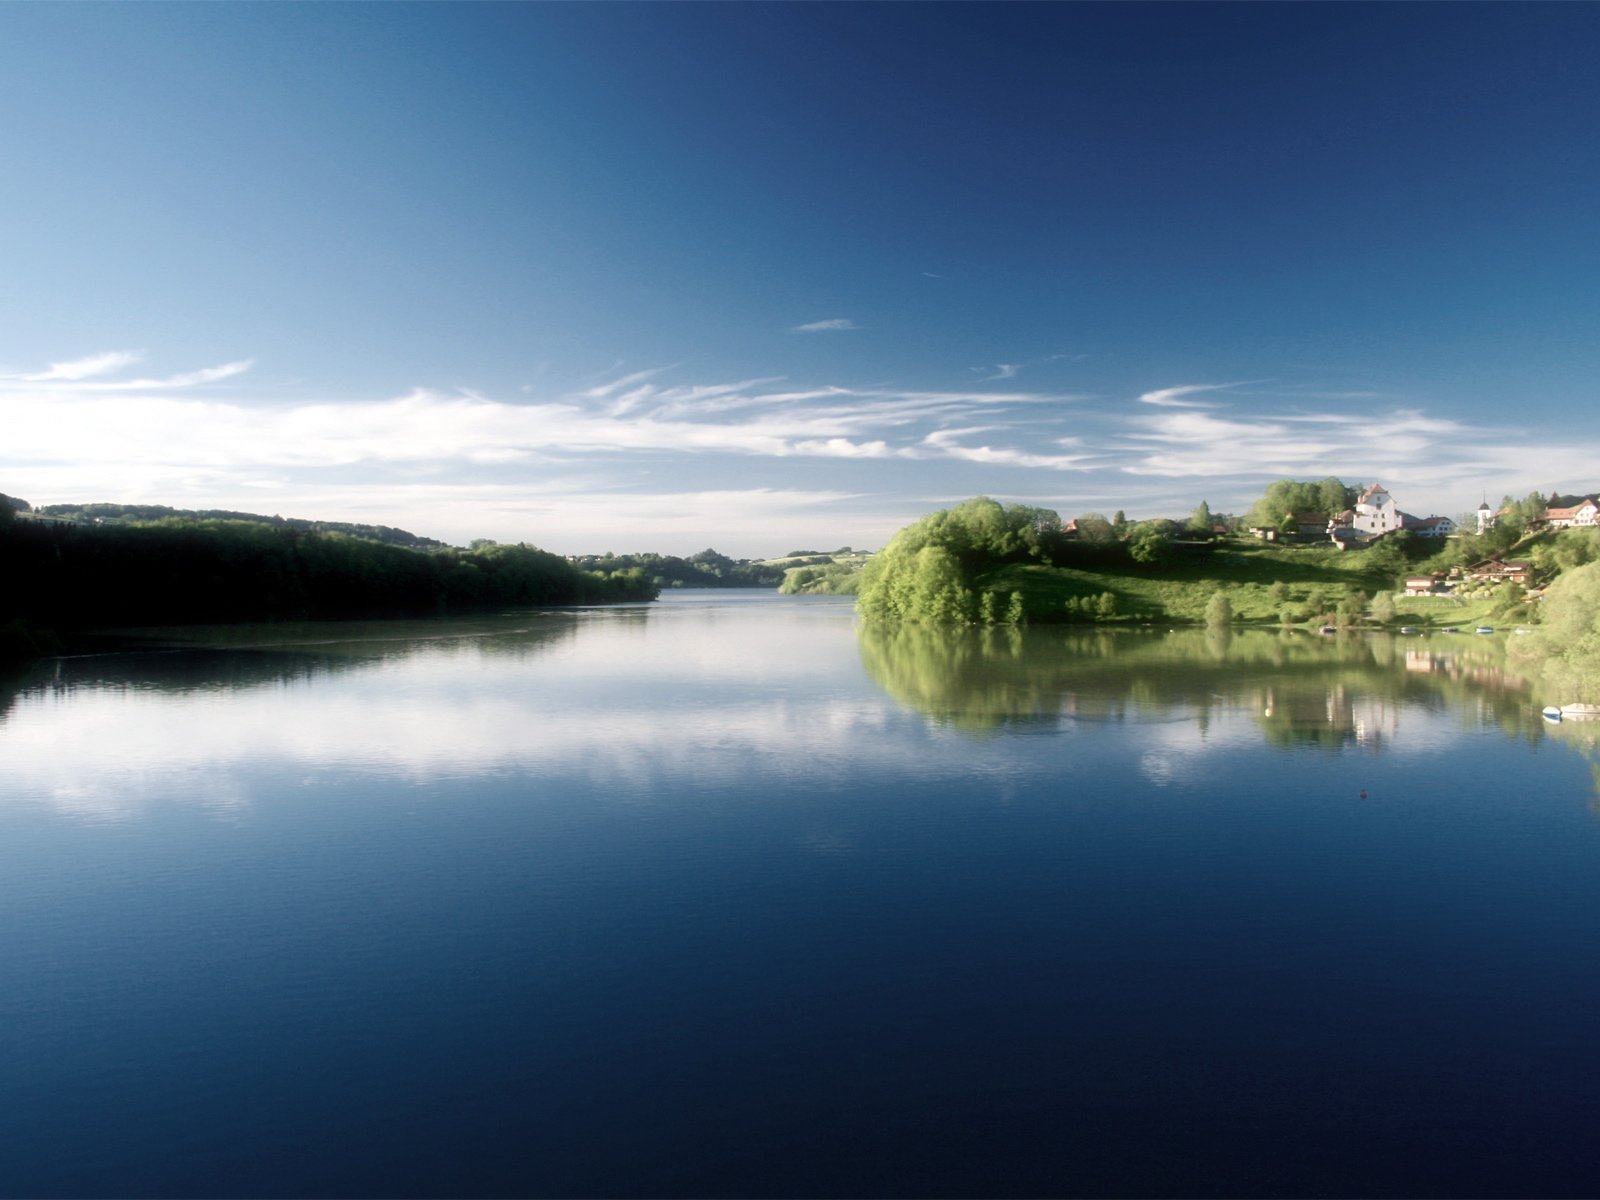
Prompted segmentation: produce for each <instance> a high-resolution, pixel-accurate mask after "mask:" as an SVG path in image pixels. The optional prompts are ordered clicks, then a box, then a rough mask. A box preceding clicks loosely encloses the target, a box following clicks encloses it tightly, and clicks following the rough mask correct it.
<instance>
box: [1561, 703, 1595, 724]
mask: <svg viewBox="0 0 1600 1200" xmlns="http://www.w3.org/2000/svg"><path fill="white" fill-rule="evenodd" d="M1561 719H1562V720H1563V721H1600V704H1563V705H1562V706H1561Z"/></svg>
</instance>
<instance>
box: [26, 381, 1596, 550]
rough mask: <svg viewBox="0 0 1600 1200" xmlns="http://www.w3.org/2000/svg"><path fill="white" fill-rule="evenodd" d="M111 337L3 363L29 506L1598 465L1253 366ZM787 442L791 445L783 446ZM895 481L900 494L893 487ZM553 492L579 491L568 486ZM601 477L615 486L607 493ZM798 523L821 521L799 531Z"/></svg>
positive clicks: (1540, 474)
mask: <svg viewBox="0 0 1600 1200" xmlns="http://www.w3.org/2000/svg"><path fill="white" fill-rule="evenodd" d="M96 358H97V359H100V360H101V362H100V364H99V365H96V364H95V363H93V362H91V361H90V360H81V361H80V362H79V363H78V364H77V365H76V366H74V365H73V364H58V367H65V368H67V371H61V370H58V368H57V367H53V368H52V369H51V371H48V372H36V373H35V374H36V375H38V376H41V377H40V378H23V377H22V376H19V375H12V376H8V377H0V424H3V427H4V429H5V430H6V436H5V438H4V439H0V490H3V491H5V492H8V493H11V494H14V495H22V496H25V497H27V498H28V499H29V500H32V501H33V502H35V503H52V502H59V501H66V500H94V499H104V500H124V501H135V500H142V501H147V502H156V503H171V504H175V505H179V506H183V507H219V508H222V507H239V508H253V507H256V506H257V505H260V504H261V503H263V501H264V497H267V496H270V497H271V506H272V508H273V509H274V510H277V511H284V512H289V511H291V510H292V511H294V512H295V514H296V515H308V516H318V515H320V516H325V517H330V518H339V517H342V518H344V519H352V520H369V521H378V522H381V523H386V524H398V523H404V522H406V521H410V522H412V523H413V524H412V525H410V526H408V527H412V528H417V530H418V532H422V533H432V534H433V535H435V536H445V537H450V538H465V537H468V536H476V535H480V534H481V535H483V536H491V537H505V536H511V537H513V538H517V537H527V538H529V539H530V540H540V539H541V538H543V537H544V536H545V534H544V532H542V529H543V525H542V524H540V525H539V527H537V528H529V527H528V522H529V521H537V522H540V523H542V522H543V521H544V520H545V516H546V515H548V516H550V517H551V518H552V519H554V518H557V517H559V519H560V520H562V521H569V520H570V521H571V522H572V528H573V529H574V530H578V531H582V532H583V533H584V537H585V542H586V543H587V545H590V546H592V545H593V544H594V543H593V542H592V541H588V538H589V537H590V536H598V534H599V533H600V532H603V529H604V528H605V527H606V526H605V522H607V521H614V522H616V525H615V526H612V527H614V528H615V527H627V528H638V529H640V530H644V529H647V528H650V529H657V531H658V532H659V533H660V534H661V535H663V536H665V535H667V534H668V533H670V530H668V529H667V528H666V527H664V526H662V527H657V526H655V525H649V524H648V522H649V521H652V520H656V519H657V517H658V515H659V514H657V513H655V512H653V511H651V510H649V508H648V504H649V503H650V502H647V501H646V500H645V496H646V494H647V493H648V494H650V495H662V494H667V493H670V492H671V491H672V486H673V485H674V484H679V485H682V484H687V485H689V486H691V487H693V488H694V489H696V494H702V493H704V494H710V493H711V492H717V493H718V494H727V495H728V496H742V495H744V494H745V493H747V492H748V491H749V490H750V487H751V485H753V484H761V485H766V486H769V487H770V488H772V489H773V490H772V492H771V494H772V495H774V496H778V497H789V498H788V499H781V500H779V501H777V502H775V503H777V505H778V507H780V508H781V507H783V506H784V505H787V506H789V508H790V509H791V510H792V511H793V512H796V513H800V512H802V511H804V510H805V505H804V504H803V503H802V502H801V501H800V500H799V499H797V498H796V497H798V496H799V494H800V493H803V492H809V491H811V490H813V488H812V486H811V485H812V483H813V480H814V479H816V478H818V477H819V474H823V473H825V477H826V479H827V480H828V486H827V487H826V488H823V489H821V490H822V491H827V492H829V493H830V494H831V492H832V490H833V489H835V488H838V489H840V490H841V491H842V492H844V493H848V494H852V495H855V494H857V493H858V492H864V493H871V494H872V495H873V496H875V497H876V499H873V500H871V501H868V500H855V501H852V502H850V504H844V505H841V507H840V508H839V509H836V510H830V512H829V517H828V519H829V521H830V522H831V524H830V527H841V528H842V527H843V526H844V525H845V524H854V525H856V526H857V528H855V529H853V531H852V533H851V535H850V537H849V538H846V539H845V540H853V539H855V538H862V539H863V540H865V541H868V542H871V541H875V540H879V539H875V538H874V537H872V536H871V534H870V533H866V532H863V530H862V529H861V528H859V526H860V523H861V522H863V521H865V522H867V523H869V524H870V523H871V522H872V521H888V520H891V519H898V518H899V517H901V516H905V515H915V512H914V511H912V512H910V513H906V512H904V511H903V509H904V506H905V505H910V504H913V503H914V501H913V500H912V499H911V498H910V496H909V494H907V493H906V492H905V491H904V490H903V489H905V488H907V487H916V488H928V487H930V486H934V487H944V486H948V487H952V488H956V489H958V490H960V491H964V492H970V491H980V490H981V491H994V492H1005V491H1014V490H1015V487H1016V485H1017V484H1018V483H1020V482H1021V480H1022V478H1023V475H1024V473H1028V472H1033V473H1039V472H1044V473H1047V474H1046V475H1045V476H1043V477H1041V490H1053V489H1056V488H1060V487H1061V486H1063V484H1062V483H1061V482H1052V483H1049V484H1045V483H1043V478H1053V479H1054V480H1057V481H1065V480H1066V479H1069V478H1070V479H1071V480H1072V481H1073V483H1072V489H1073V495H1072V497H1070V498H1068V499H1065V500H1063V501H1062V503H1063V504H1064V505H1070V504H1075V503H1079V502H1080V501H1083V500H1086V498H1088V497H1098V498H1097V499H1088V500H1087V504H1088V506H1090V507H1102V506H1107V505H1109V506H1110V507H1113V508H1127V509H1129V510H1130V511H1132V510H1134V509H1135V508H1137V509H1139V510H1140V511H1150V509H1151V508H1152V507H1155V506H1159V507H1155V511H1166V510H1167V509H1169V508H1170V509H1171V511H1173V512H1180V511H1187V510H1188V508H1191V507H1193V502H1194V499H1195V498H1197V497H1198V496H1201V495H1203V496H1204V497H1205V498H1206V499H1208V500H1209V501H1210V502H1212V503H1213V505H1214V506H1217V507H1225V506H1229V505H1233V504H1236V503H1247V502H1248V498H1249V497H1250V496H1251V495H1253V494H1256V493H1258V492H1259V490H1260V488H1261V486H1262V485H1263V483H1264V482H1265V481H1267V480H1269V479H1272V478H1276V477H1280V476H1286V475H1287V476H1293V477H1296V478H1320V477H1322V476H1324V475H1328V474H1336V475H1340V476H1341V477H1343V478H1346V479H1350V480H1352V481H1354V480H1362V481H1371V480H1372V479H1374V478H1381V479H1382V481H1383V482H1384V483H1386V484H1388V485H1389V486H1391V487H1393V488H1395V489H1397V494H1398V495H1400V496H1401V501H1402V503H1403V504H1404V505H1405V506H1406V507H1407V508H1408V509H1410V510H1411V511H1419V510H1422V509H1429V508H1430V506H1431V509H1432V511H1444V512H1454V511H1456V510H1458V509H1461V508H1465V507H1469V505H1468V504H1467V503H1466V501H1467V500H1469V499H1470V500H1471V501H1472V503H1476V497H1477V496H1478V495H1480V494H1481V492H1482V491H1483V490H1485V489H1487V490H1488V491H1490V492H1494V493H1496V494H1499V493H1501V492H1504V491H1511V492H1519V493H1520V492H1525V491H1528V490H1530V489H1531V488H1532V487H1535V486H1537V487H1540V488H1542V489H1546V490H1548V489H1549V488H1551V487H1561V488H1565V489H1575V488H1579V487H1592V486H1593V485H1594V467H1593V463H1594V462H1595V461H1600V444H1597V443H1600V439H1593V438H1587V437H1585V436H1583V435H1582V434H1581V433H1580V434H1574V435H1571V436H1567V437H1564V438H1561V439H1559V440H1556V439H1539V438H1534V437H1528V436H1523V435H1521V434H1518V433H1517V432H1515V431H1509V430H1504V429H1490V428H1479V427H1472V426H1469V425H1467V424H1465V423H1462V422H1457V421H1450V420H1444V419H1441V418H1438V417H1434V416H1430V415H1429V414H1427V413H1424V412H1421V411H1416V410H1391V411H1361V410H1358V409H1356V408H1355V401H1353V400H1350V401H1344V402H1342V403H1340V404H1338V405H1328V404H1320V405H1311V404H1307V405H1305V406H1303V407H1302V406H1301V405H1300V404H1299V403H1296V401H1297V400H1298V399H1299V397H1296V396H1293V395H1291V396H1289V397H1287V398H1282V397H1280V399H1279V402H1278V404H1277V405H1276V406H1275V407H1277V409H1278V410H1279V411H1272V410H1271V408H1268V407H1267V404H1268V401H1266V400H1264V399H1263V398H1262V397H1260V396H1258V395H1257V396H1252V397H1250V403H1249V409H1253V410H1254V411H1248V410H1247V407H1246V405H1245V404H1244V403H1243V400H1242V399H1241V400H1240V401H1237V402H1235V404H1234V405H1233V406H1231V407H1229V408H1227V409H1225V410H1224V409H1220V408H1217V407H1213V406H1211V405H1206V404H1203V403H1201V402H1199V401H1194V400H1190V399H1188V397H1190V396H1193V395H1196V394H1201V393H1206V392H1215V391H1222V390H1225V389H1226V388H1228V387H1239V386H1241V385H1238V384H1233V385H1229V384H1194V385H1183V386H1178V387H1168V388H1162V389H1158V390H1155V391H1150V392H1146V393H1144V394H1143V395H1142V396H1140V397H1139V399H1140V400H1141V401H1142V402H1143V404H1141V405H1135V406H1134V407H1133V409H1132V411H1131V412H1130V410H1129V408H1128V406H1127V404H1126V403H1125V402H1112V403H1110V404H1104V405H1099V406H1096V405H1093V404H1089V403H1085V401H1087V400H1090V399H1092V397H1084V396H1078V395H1071V394H1066V393H1058V392H1049V391H1042V390H1022V389H1014V390H996V389H993V388H990V387H988V384H989V382H990V381H987V380H986V381H982V383H980V384H979V385H977V386H974V387H972V388H967V389H950V390H942V391H941V390H918V389H910V388H892V387H871V388H868V387H845V386H839V385H825V386H796V385H794V384H790V383H787V382H785V381H783V380H781V379H778V378H774V377H766V378H755V379H745V380H739V381H735V382H729V383H715V384H705V383H689V384H674V383H671V382H670V381H669V380H667V379H663V378H662V376H663V375H665V373H666V369H651V370H643V371H633V372H630V373H627V374H623V375H620V376H616V377H613V378H609V379H605V380H599V381H595V380H589V381H586V382H585V383H584V384H583V385H582V386H580V387H579V388H577V389H576V390H573V391H570V392H567V393H564V394H552V395H548V396H545V397H543V398H534V397H528V396H524V395H522V394H520V393H519V395H518V402H517V403H508V402H504V401H501V400H498V399H495V398H493V397H490V396H485V395H480V394H476V393H471V392H465V393H463V392H454V393H447V392H439V391H433V390H428V389H416V390H414V391H411V392H409V393H407V394H405V395H401V396H396V397H393V398H391V399H387V400H381V401H351V400H341V399H328V400H322V401H316V402H309V403H308V402H303V401H302V402H298V403H292V404H284V403H259V402H257V403H251V402H248V400H246V399H242V398H240V397H239V395H238V393H237V392H230V393H228V394H226V395H224V394H222V393H220V392H210V393H208V392H207V391H206V390H205V388H206V385H208V384H211V383H214V382H217V381H221V380H225V379H228V378H230V377H232V376H233V375H236V374H238V373H239V372H240V371H242V370H243V369H245V367H247V366H248V363H246V362H237V363H229V364H226V365H224V366H221V367H214V368H209V369H206V370H202V371H192V372H187V373H183V374H179V375H174V376H171V377H169V378H167V379H165V380H147V379H138V380H130V381H125V382H118V381H115V380H106V379H104V378H103V376H104V375H105V374H109V373H111V372H112V371H114V370H116V367H115V366H114V365H111V366H107V365H105V356H96ZM123 365H124V366H125V365H127V364H125V363H124V364H123ZM71 371H78V372H81V374H80V377H78V378H69V377H68V374H69V373H70V372H71ZM43 376H48V378H44V377H43ZM783 459H792V460H796V465H795V466H794V467H781V466H778V465H777V460H783ZM818 460H831V462H832V464H833V465H830V466H823V465H822V464H821V463H820V462H819V461H818ZM691 461H692V462H693V464H694V465H690V463H691ZM802 462H804V463H806V464H808V465H805V466H800V465H799V464H800V463H802ZM891 465H892V470H890V468H891ZM797 471H798V472H800V473H798V474H797V473H796V472H797ZM890 478H892V479H894V480H896V481H897V482H896V483H895V484H893V485H892V487H893V488H895V489H902V490H901V491H899V492H897V493H895V494H891V493H890V492H886V491H884V489H885V488H886V487H889V486H891V485H888V484H886V483H885V480H887V479H890ZM913 480H916V481H918V482H915V483H913V482H911V481H913ZM795 485H800V486H798V487H797V486H795ZM483 489H488V490H483ZM497 489H501V490H497ZM764 494H765V493H764ZM556 495H559V496H562V497H565V498H566V499H565V500H563V501H562V503H563V504H567V505H568V507H565V508H560V509H559V510H558V509H555V508H552V507H551V505H553V504H554V503H555V501H554V500H551V499H549V497H551V496H556ZM600 495H605V496H609V497H612V499H611V500H608V501H607V502H606V503H605V504H596V502H595V500H594V498H595V497H596V496H600ZM951 498H959V497H954V496H953V497H951ZM1037 500H1038V501H1039V502H1048V500H1049V498H1048V497H1046V496H1040V497H1037ZM752 504H753V502H749V501H746V500H730V501H729V502H728V504H727V506H723V505H722V503H721V502H717V503H710V502H708V503H707V504H706V505H703V506H701V508H700V509H696V512H699V513H700V514H701V515H700V516H697V517H695V518H694V520H696V521H698V520H701V519H702V517H703V519H704V524H703V525H694V526H693V528H694V529H696V530H697V531H698V532H697V533H696V535H695V536H696V537H697V538H699V537H700V536H702V535H703V536H704V537H705V538H706V539H707V541H710V542H712V544H720V542H719V541H716V540H714V535H715V533H716V529H717V528H720V527H726V528H727V530H729V531H730V533H731V532H733V531H735V530H737V529H743V528H747V527H753V526H755V525H764V526H768V527H773V528H777V527H784V528H788V527H787V526H782V523H781V522H777V521H776V520H775V519H774V518H771V517H770V516H755V517H752V516H750V515H749V514H750V512H752V511H757V509H756V508H753V507H752ZM741 506H743V507H741ZM579 510H585V511H587V512H588V514H589V515H588V516H584V515H582V513H581V512H580V511H579ZM847 510H848V515H846V511H847ZM759 511H760V512H762V513H767V512H769V510H768V509H759ZM810 511H812V512H815V511H820V510H816V509H813V510H810ZM716 512H720V514H721V515H720V517H717V518H716V519H715V520H713V517H714V516H715V513H716ZM624 514H632V515H631V516H630V515H624ZM718 520H720V521H721V522H722V525H720V526H719V525H718V524H717V521H718ZM641 522H646V523H645V524H641ZM890 529H892V526H891V527H890ZM889 531H890V530H889V529H885V530H882V534H883V536H886V535H887V532H889ZM789 532H790V533H791V534H792V535H793V536H795V537H797V538H799V540H804V538H800V537H799V535H800V534H801V533H802V532H803V530H801V529H800V528H798V527H796V528H793V529H790V530H789ZM722 540H724V541H725V540H726V539H725V538H724V539H722ZM702 544H706V543H705V542H702ZM640 545H643V543H640ZM746 545H747V546H748V543H746ZM568 548H571V549H583V548H585V546H584V545H583V544H579V545H572V546H569V547H568ZM663 548H667V547H663ZM679 548H680V549H681V548H682V547H679ZM694 548H698V547H694ZM725 548H731V549H734V550H737V546H734V547H725ZM752 549H753V547H752Z"/></svg>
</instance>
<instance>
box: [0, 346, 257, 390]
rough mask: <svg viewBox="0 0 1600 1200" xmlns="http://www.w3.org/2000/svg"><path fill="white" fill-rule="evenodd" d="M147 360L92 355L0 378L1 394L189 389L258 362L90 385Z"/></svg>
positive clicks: (123, 355) (125, 354)
mask: <svg viewBox="0 0 1600 1200" xmlns="http://www.w3.org/2000/svg"><path fill="white" fill-rule="evenodd" d="M143 357H144V356H143V354H135V353H132V352H128V351H114V352H111V353H107V354H92V355H90V356H88V357H87V358H79V359H74V360H72V361H71V362H62V363H52V364H51V365H50V369H49V370H48V371H40V372H37V373H34V374H30V375H0V390H3V391H17V390H19V389H24V390H39V389H51V390H58V391H70V392H132V391H153V390H155V389H158V388H187V387H195V386H197V385H199V384H204V383H216V382H217V381H218V380H222V379H227V378H229V377H231V376H234V375H239V374H242V373H243V372H245V371H248V370H249V369H250V368H251V367H253V366H254V365H255V360H254V359H249V358H246V359H241V360H239V361H238V362H231V363H224V364H223V365H222V366H220V367H206V368H204V369H202V370H199V371H188V372H185V373H184V374H181V375H171V376H168V377H167V378H166V379H120V380H98V379H97V380H94V381H93V382H86V381H87V380H90V379H92V378H93V377H94V376H98V375H107V374H110V373H111V372H112V371H116V370H119V369H121V368H122V367H125V366H128V365H130V364H132V363H135V362H138V361H139V360H140V359H142V358H143Z"/></svg>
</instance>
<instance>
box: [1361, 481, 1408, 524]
mask: <svg viewBox="0 0 1600 1200" xmlns="http://www.w3.org/2000/svg"><path fill="white" fill-rule="evenodd" d="M1403 520H1404V518H1403V517H1402V516H1401V515H1400V506H1399V505H1397V504H1396V503H1395V502H1394V497H1393V496H1391V495H1389V493H1388V492H1386V491H1384V490H1383V488H1382V487H1380V486H1379V485H1378V484H1376V483H1375V484H1373V485H1372V486H1371V487H1369V488H1368V489H1367V490H1366V491H1364V492H1362V493H1361V495H1360V496H1359V497H1358V498H1357V499H1356V506H1355V508H1354V509H1352V510H1351V517H1350V524H1351V525H1352V526H1353V527H1354V528H1356V529H1358V530H1360V531H1361V532H1362V533H1366V534H1371V535H1372V536H1374V537H1376V536H1378V535H1380V534H1385V533H1392V532H1393V531H1394V530H1396V529H1399V528H1400V527H1401V524H1402V522H1403Z"/></svg>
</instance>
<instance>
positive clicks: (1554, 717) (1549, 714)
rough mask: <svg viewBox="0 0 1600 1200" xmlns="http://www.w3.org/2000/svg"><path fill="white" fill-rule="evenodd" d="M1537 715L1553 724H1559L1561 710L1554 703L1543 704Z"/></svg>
mask: <svg viewBox="0 0 1600 1200" xmlns="http://www.w3.org/2000/svg"><path fill="white" fill-rule="evenodd" d="M1539 715H1540V716H1541V717H1543V718H1544V719H1545V720H1546V721H1549V722H1551V723H1552V724H1554V725H1559V724H1561V710H1560V709H1559V708H1557V707H1556V706H1555V705H1554V704H1547V705H1545V706H1544V709H1543V710H1542V711H1541V712H1540V713H1539Z"/></svg>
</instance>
